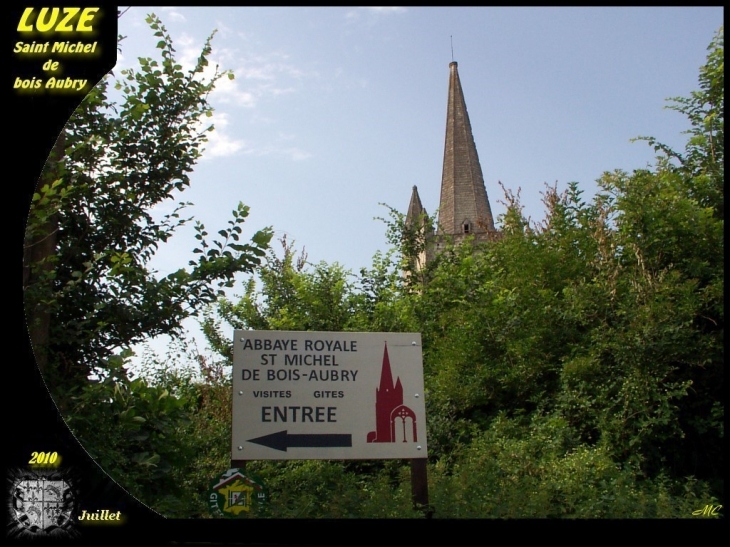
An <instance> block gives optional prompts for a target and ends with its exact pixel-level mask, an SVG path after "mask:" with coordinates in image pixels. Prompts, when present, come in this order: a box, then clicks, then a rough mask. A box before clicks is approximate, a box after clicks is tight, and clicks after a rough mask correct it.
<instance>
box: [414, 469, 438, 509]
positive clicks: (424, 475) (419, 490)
mask: <svg viewBox="0 0 730 547" xmlns="http://www.w3.org/2000/svg"><path fill="white" fill-rule="evenodd" d="M427 462H428V459H427V458H413V459H412V460H411V495H412V497H413V508H414V509H417V510H419V511H423V514H424V515H425V517H426V518H427V519H430V518H431V517H432V516H433V513H434V511H435V509H434V508H433V507H431V506H430V505H429V503H428V472H427V469H426V463H427Z"/></svg>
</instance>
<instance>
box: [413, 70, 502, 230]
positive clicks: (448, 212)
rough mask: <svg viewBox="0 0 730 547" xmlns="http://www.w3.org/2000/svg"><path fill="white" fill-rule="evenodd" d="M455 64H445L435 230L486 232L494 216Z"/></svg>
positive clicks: (491, 226)
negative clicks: (441, 159) (446, 91)
mask: <svg viewBox="0 0 730 547" xmlns="http://www.w3.org/2000/svg"><path fill="white" fill-rule="evenodd" d="M457 66H458V65H457V63H456V62H451V63H450V64H449V70H450V75H449V98H448V108H447V114H446V142H445V145H444V166H443V174H442V177H441V201H440V204H439V219H438V220H439V222H438V223H439V232H440V233H443V234H451V235H457V234H471V233H474V234H484V233H490V232H494V231H495V228H494V218H493V216H492V208H491V207H490V205H489V198H488V197H487V190H486V188H485V187H484V177H483V175H482V168H481V166H480V165H479V156H478V154H477V148H476V145H475V144H474V136H473V135H472V131H471V124H470V123H469V114H468V113H467V111H466V103H465V102H464V92H463V91H462V89H461V81H460V80H459V71H458V69H457ZM416 195H417V194H416ZM411 199H413V198H411ZM419 201H420V200H419ZM409 213H410V209H409Z"/></svg>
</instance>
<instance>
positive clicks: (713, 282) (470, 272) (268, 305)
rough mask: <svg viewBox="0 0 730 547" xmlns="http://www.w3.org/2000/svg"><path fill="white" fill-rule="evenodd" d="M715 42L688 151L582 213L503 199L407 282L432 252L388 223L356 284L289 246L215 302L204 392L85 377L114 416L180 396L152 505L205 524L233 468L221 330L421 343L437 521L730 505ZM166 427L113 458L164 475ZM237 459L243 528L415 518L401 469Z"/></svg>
mask: <svg viewBox="0 0 730 547" xmlns="http://www.w3.org/2000/svg"><path fill="white" fill-rule="evenodd" d="M722 47H723V38H722V31H720V33H719V34H718V36H716V37H715V39H714V40H713V42H712V43H711V45H710V50H709V56H708V62H707V64H706V65H705V66H704V67H703V68H702V69H701V71H700V91H699V92H696V93H694V94H692V95H691V97H689V98H687V99H675V100H674V101H673V103H672V104H673V106H674V107H675V110H678V111H679V112H681V113H683V114H685V115H686V116H687V117H688V119H689V121H690V126H691V129H690V131H689V140H688V143H687V147H686V149H685V151H684V152H682V153H678V152H674V151H672V150H671V149H669V148H668V147H666V146H664V145H661V144H658V141H656V140H653V139H649V141H650V143H651V144H652V145H653V146H655V147H656V150H657V152H659V157H658V158H657V161H656V165H655V166H653V167H651V168H649V169H642V170H636V171H634V172H632V173H626V172H621V171H614V172H607V173H604V174H603V176H602V177H601V178H600V179H599V181H598V183H599V186H600V191H599V192H598V194H597V195H596V196H595V197H594V198H592V200H590V201H587V200H585V199H584V198H583V195H582V192H581V190H580V188H579V185H578V184H577V183H571V184H569V185H568V187H567V189H566V190H565V191H563V192H559V191H558V190H557V188H556V187H549V186H548V187H547V188H546V190H545V192H544V194H543V199H544V203H545V206H546V216H545V219H544V220H543V221H542V222H540V223H538V224H534V223H531V222H530V221H529V220H528V219H526V218H525V216H524V215H523V213H522V208H521V204H520V197H519V193H518V194H516V195H515V194H513V193H511V192H509V191H507V192H506V198H507V205H508V209H507V212H506V214H505V215H504V216H503V217H502V218H501V219H500V222H501V229H502V237H501V238H499V239H498V240H495V241H491V242H489V243H486V244H484V245H483V246H482V247H479V248H477V251H478V252H474V248H473V247H472V246H468V245H461V246H456V245H451V246H447V248H446V249H445V250H444V252H443V253H442V254H441V255H440V258H439V260H438V261H435V262H434V263H433V264H432V265H430V266H429V268H428V269H427V271H426V275H424V276H423V277H421V278H419V279H415V278H413V277H410V276H407V275H403V274H402V273H401V272H402V268H403V267H404V265H405V266H406V267H408V266H409V265H412V264H414V262H413V261H414V260H415V256H414V255H413V253H420V252H421V251H422V250H423V249H422V247H419V244H418V242H417V241H416V242H413V241H411V242H409V241H410V239H409V238H411V237H419V236H418V234H417V233H412V232H409V233H405V232H406V231H407V230H409V227H408V226H406V225H405V222H403V217H402V216H401V215H398V214H397V212H395V211H391V212H392V213H393V216H392V217H391V219H392V220H390V221H387V227H388V238H389V241H390V243H391V245H392V246H393V250H391V251H390V252H388V253H385V254H378V255H376V257H375V258H374V261H373V265H372V267H371V268H364V269H362V270H361V271H360V273H359V275H357V276H355V275H353V274H351V273H350V272H347V271H345V270H343V268H342V267H341V266H339V265H337V264H333V265H328V264H325V263H320V264H317V265H312V264H308V263H307V262H306V255H303V254H302V255H300V256H299V257H297V256H296V253H295V251H294V249H293V246H292V245H290V244H288V243H287V242H286V240H284V241H283V242H282V243H283V253H282V254H279V255H277V254H276V253H274V252H273V251H271V252H270V253H269V254H268V256H267V259H266V261H265V264H263V265H262V267H261V269H260V272H259V278H258V280H253V279H252V280H249V282H248V283H247V285H246V286H245V294H244V295H243V296H242V297H240V298H239V299H238V300H237V301H230V300H227V299H221V300H219V302H218V303H217V305H216V307H215V308H214V309H211V310H209V312H208V314H207V316H206V319H205V323H204V328H205V333H206V335H207V338H208V341H209V342H210V347H211V349H212V350H214V351H215V352H216V354H217V357H216V360H211V359H198V358H197V357H196V359H197V363H198V365H200V366H202V367H203V370H207V371H208V374H207V376H206V378H207V380H205V381H199V380H198V381H187V380H183V379H182V377H180V376H177V375H174V374H173V375H169V374H165V373H162V374H160V373H156V374H155V375H152V376H150V378H151V380H149V381H150V382H151V384H145V383H137V384H134V385H133V384H132V383H131V382H132V381H130V383H129V384H125V383H123V385H129V386H130V392H129V393H131V394H133V396H132V395H127V396H126V397H127V398H126V399H125V398H118V399H119V402H118V403H109V402H108V401H107V399H105V398H109V397H112V392H110V391H108V390H109V389H110V388H109V387H108V386H107V384H105V383H104V382H102V383H101V384H99V385H90V386H89V387H88V393H90V394H93V396H94V397H95V400H97V401H107V402H106V403H105V404H107V405H110V404H120V405H123V406H122V407H120V408H119V409H117V410H115V411H114V412H112V413H111V414H110V415H109V418H108V419H110V420H111V419H114V420H119V419H120V416H121V413H122V412H127V410H126V409H128V408H132V407H133V408H148V407H146V406H145V405H151V406H150V407H149V408H150V410H149V411H148V412H149V413H150V417H152V416H155V415H156V414H155V413H156V412H158V410H155V409H154V408H153V403H152V402H148V399H147V398H146V395H145V394H147V393H155V394H159V393H161V392H160V391H151V390H160V389H163V388H164V389H166V390H167V391H168V392H169V393H170V394H172V396H174V397H178V401H179V405H180V406H179V407H178V406H176V405H173V406H172V407H170V409H168V410H166V411H165V412H166V413H167V414H168V415H173V416H176V418H175V419H174V423H175V424H176V425H177V426H178V427H180V428H181V429H180V430H179V431H180V432H181V434H180V436H179V437H178V439H179V446H178V450H179V451H180V454H187V455H188V456H189V460H188V462H187V464H186V465H182V466H180V467H179V469H178V470H177V471H176V472H175V473H176V475H175V477H176V478H175V481H176V484H178V485H181V488H182V491H183V494H182V495H180V496H178V497H177V498H176V499H178V500H181V499H185V500H189V501H188V502H187V504H186V505H185V506H184V507H178V508H174V509H173V508H172V505H171V502H170V500H167V501H164V500H159V504H160V506H161V507H167V508H168V511H169V514H170V515H183V516H205V515H206V512H205V503H204V499H202V498H201V492H202V491H204V490H205V487H206V484H207V482H206V481H207V480H208V479H209V478H210V477H211V476H215V474H216V473H219V472H220V470H221V469H224V468H225V467H226V466H227V465H228V461H229V460H228V458H229V454H228V453H227V450H228V445H229V442H230V429H229V427H230V414H229V413H230V395H231V394H230V384H229V383H228V382H227V380H226V377H225V375H223V374H221V373H219V372H216V371H219V370H222V368H224V367H226V366H227V365H228V364H230V359H231V346H230V340H229V338H228V334H227V333H229V332H230V329H231V328H232V327H235V328H249V329H287V330H289V329H291V330H335V331H346V330H358V331H368V330H373V331H389V330H392V331H399V330H400V331H417V332H421V333H422V340H423V351H424V372H425V382H426V389H427V399H426V404H427V416H428V445H429V469H428V472H429V491H430V503H431V504H432V505H433V506H435V510H436V512H435V517H436V518H525V517H532V518H534V517H541V518H690V517H691V516H692V514H693V512H694V511H696V510H698V509H702V508H703V507H705V506H706V505H718V504H722V503H723V488H724V482H723V478H722V471H721V470H722V468H723V450H722V448H723V440H724V429H723V421H724V420H723V418H724V403H723V398H722V394H721V389H722V384H723V363H724V344H723V334H724V305H723V296H724V294H723V293H724V260H723V258H724V257H723V247H724V235H723V227H724V213H723V195H722V192H723V190H722V188H723V186H722V174H723V172H724V165H723V155H722V150H720V148H719V144H720V143H722V142H723V137H722V135H723V134H722V127H723V120H724V95H723V90H722V89H721V88H718V86H720V85H721V84H722V82H723V76H722V73H721V71H722V66H723V65H722V59H723V50H722ZM404 242H405V243H404ZM404 253H405V254H404ZM408 253H411V255H410V256H406V255H408ZM203 365H204V366H203ZM123 382H126V380H124V381H123ZM105 386H107V387H105ZM95 390H96V391H95ZM105 390H106V391H105ZM125 393H126V392H125ZM137 399H139V400H137ZM112 400H114V399H113V397H112ZM77 401H78V402H79V404H81V403H83V404H86V399H84V398H83V396H82V397H80V398H79V399H77ZM125 401H126V402H125ZM132 403H133V404H132ZM154 404H157V403H154ZM160 404H162V403H160ZM165 404H167V403H165ZM102 406H103V405H102ZM104 408H111V407H110V406H106V407H104ZM103 415H104V416H106V414H103ZM137 415H139V414H137ZM132 416H135V415H134V414H133V415H132ZM104 419H107V418H104ZM145 423H147V422H145ZM155 423H157V422H152V423H151V426H152V425H154V424H155ZM151 426H150V427H151ZM136 427H137V425H136V424H134V423H132V424H124V423H123V424H122V425H121V426H120V427H119V431H120V434H127V435H129V434H137V433H138V429H135V428H136ZM139 427H140V428H141V427H142V426H139ZM145 427H147V426H145ZM171 427H172V422H171V423H169V424H167V425H165V423H164V422H163V425H162V426H161V428H162V429H161V430H160V431H157V430H151V431H150V432H149V439H150V443H149V444H148V445H146V447H143V446H136V445H124V444H123V443H122V442H119V443H118V444H116V445H114V448H113V449H112V448H110V453H109V456H111V454H112V453H113V452H114V451H116V450H120V451H126V452H124V453H125V457H126V458H127V459H126V460H120V461H121V462H134V461H135V460H134V454H136V453H138V452H136V451H145V450H146V451H147V453H148V454H152V453H153V452H154V453H156V454H159V455H160V460H159V462H157V464H155V465H161V464H162V462H163V461H164V460H166V459H167V458H170V459H172V458H174V457H176V455H173V454H165V453H163V452H161V451H160V450H161V449H158V448H156V447H157V445H156V444H155V443H156V440H155V439H159V438H161V437H160V436H159V435H160V434H164V435H168V434H169V433H170V428H171ZM145 431H147V430H145ZM125 432H126V433H125ZM203 447H208V450H207V451H206V450H204V449H203ZM99 457H100V458H102V457H105V455H104V454H103V453H101V452H100V456H99ZM120 465H121V464H120ZM125 465H126V467H124V469H121V470H120V473H127V474H129V475H130V477H131V480H132V481H133V483H134V484H135V485H139V491H140V492H145V493H147V494H149V495H152V494H151V492H152V490H153V487H152V482H150V483H144V479H143V477H142V474H139V473H137V470H136V469H135V467H134V466H133V465H131V464H130V463H126V464H125ZM250 467H251V470H252V471H254V472H255V473H256V474H257V475H259V476H261V477H262V478H263V479H264V482H265V483H266V484H267V485H268V487H269V489H270V493H271V501H270V504H269V506H268V508H267V511H266V513H265V514H264V515H255V516H254V515H252V517H253V518H259V517H261V516H263V517H289V518H300V517H308V518H333V517H336V518H351V517H374V518H393V517H397V518H420V517H422V516H423V515H422V513H420V512H418V511H415V510H414V509H413V508H412V505H411V500H410V478H409V473H408V466H407V463H405V462H401V461H385V462H383V461H379V462H375V463H372V462H337V461H285V462H276V461H262V462H251V463H250ZM156 480H157V479H156ZM159 480H164V478H160V479H159ZM134 481H136V482H134ZM158 484H164V483H162V482H159V483H158ZM145 488H146V489H147V490H145ZM150 499H156V498H154V497H152V498H150ZM165 503H167V504H168V505H167V506H166V505H165Z"/></svg>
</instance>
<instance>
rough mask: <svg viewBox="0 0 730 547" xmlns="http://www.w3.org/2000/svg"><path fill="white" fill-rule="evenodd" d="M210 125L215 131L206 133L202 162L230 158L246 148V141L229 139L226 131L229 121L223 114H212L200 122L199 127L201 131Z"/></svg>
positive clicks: (229, 136) (226, 115)
mask: <svg viewBox="0 0 730 547" xmlns="http://www.w3.org/2000/svg"><path fill="white" fill-rule="evenodd" d="M211 124H212V125H213V126H215V129H214V130H213V131H211V132H209V133H208V142H207V143H206V144H205V151H204V152H203V156H202V160H205V159H209V158H221V157H225V156H232V155H234V154H236V153H237V152H238V151H240V150H242V149H243V148H244V147H245V146H246V141H243V140H241V139H235V138H233V137H231V135H230V134H229V133H228V131H227V130H226V128H227V127H228V125H229V124H230V121H229V119H228V114H226V113H225V112H213V116H212V117H210V118H204V119H203V120H201V121H200V124H199V127H200V129H201V130H202V129H204V128H206V127H208V126H210V125H211Z"/></svg>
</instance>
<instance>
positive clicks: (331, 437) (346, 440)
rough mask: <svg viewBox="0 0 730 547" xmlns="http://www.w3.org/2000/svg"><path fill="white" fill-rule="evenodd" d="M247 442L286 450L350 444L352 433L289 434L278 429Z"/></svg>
mask: <svg viewBox="0 0 730 547" xmlns="http://www.w3.org/2000/svg"><path fill="white" fill-rule="evenodd" d="M248 442H250V443H256V444H260V445H261V446H268V447H269V448H273V449H274V450H281V451H282V452H286V449H287V448H289V447H306V448H319V447H330V446H352V435H350V434H344V435H340V434H320V435H314V434H308V435H289V434H288V433H287V432H286V431H279V432H278V433H271V434H270V435H264V436H263V437H256V438H255V439H249V440H248Z"/></svg>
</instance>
